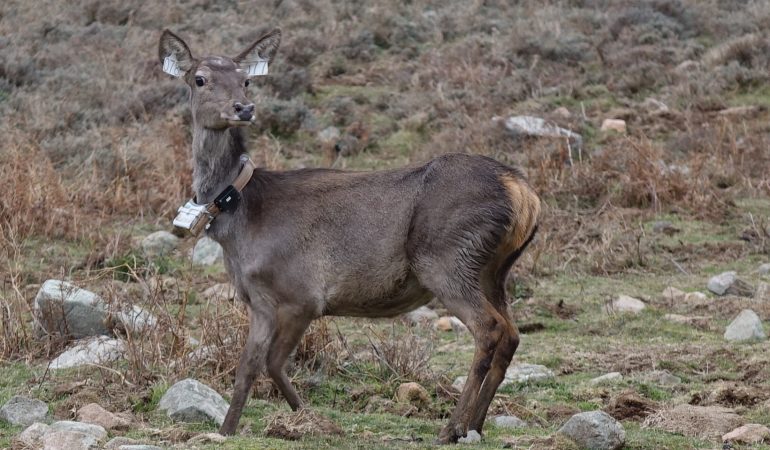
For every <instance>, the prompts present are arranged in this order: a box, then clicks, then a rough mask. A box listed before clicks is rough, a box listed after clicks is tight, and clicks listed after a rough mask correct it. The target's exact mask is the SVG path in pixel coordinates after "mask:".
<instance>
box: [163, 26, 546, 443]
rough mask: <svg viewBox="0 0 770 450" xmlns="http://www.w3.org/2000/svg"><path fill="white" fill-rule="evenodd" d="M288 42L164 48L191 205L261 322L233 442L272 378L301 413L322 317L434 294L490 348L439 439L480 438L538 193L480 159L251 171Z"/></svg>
mask: <svg viewBox="0 0 770 450" xmlns="http://www.w3.org/2000/svg"><path fill="white" fill-rule="evenodd" d="M280 40H281V32H280V30H278V29H275V30H273V31H271V32H269V33H267V34H265V35H264V36H262V37H261V38H259V39H257V41H256V42H254V43H253V44H252V45H250V46H249V47H248V48H246V50H244V51H243V52H242V53H241V54H239V55H238V56H236V57H234V58H227V57H221V56H209V57H204V58H196V57H194V56H193V55H192V53H191V52H190V49H189V48H188V46H187V45H186V44H185V43H184V41H183V40H182V39H180V38H179V37H178V36H176V35H174V34H173V33H171V32H170V31H168V30H166V31H164V32H163V35H162V36H161V38H160V52H159V53H160V59H161V62H162V63H163V64H164V70H166V72H168V73H171V74H173V75H175V76H178V77H180V78H182V79H183V80H184V81H185V82H186V83H187V84H188V85H189V87H190V92H191V94H190V104H191V110H192V119H193V121H192V124H193V130H192V134H193V142H192V159H193V189H194V191H195V200H194V202H195V203H190V204H189V205H198V207H201V208H203V209H205V211H206V214H207V216H206V217H207V219H206V220H205V222H206V223H208V222H209V221H210V223H208V228H207V230H206V233H207V234H208V236H210V237H211V238H213V239H214V240H216V241H217V242H219V243H220V244H221V245H222V247H223V249H224V255H225V266H226V269H227V271H228V273H229V276H230V277H231V280H232V282H233V284H234V286H235V289H236V292H237V295H238V297H239V298H240V300H242V301H243V302H244V303H245V304H246V306H247V308H248V311H249V333H248V338H247V341H246V346H245V348H244V349H243V354H242V356H241V359H240V364H239V366H238V369H237V372H236V377H235V387H234V392H233V396H232V403H231V405H230V409H229V411H228V412H227V416H226V417H225V420H224V423H223V425H222V427H221V429H220V432H221V433H222V434H225V435H229V434H233V433H234V432H235V431H236V427H237V425H238V421H239V419H240V416H241V412H242V410H243V407H244V403H245V402H246V399H247V397H248V393H249V390H250V389H251V386H252V384H253V382H254V379H255V377H256V375H257V373H258V372H259V371H260V370H264V369H266V370H267V373H268V375H269V376H270V377H271V378H272V380H273V381H274V382H275V384H276V385H277V386H278V388H279V389H280V391H281V392H282V393H283V396H284V397H285V398H286V400H287V401H288V403H289V405H290V406H291V408H292V409H293V410H297V409H299V408H302V407H303V402H302V399H301V398H300V396H299V395H297V391H296V390H295V389H294V387H293V386H292V385H291V383H290V381H289V378H288V377H287V375H286V372H285V365H286V362H287V359H288V357H289V356H290V354H291V353H292V351H293V350H294V349H295V347H296V346H297V343H298V342H299V340H300V338H301V337H302V335H303V333H304V332H305V330H306V329H307V327H308V326H309V324H310V322H311V321H312V320H313V319H317V318H319V317H321V316H357V317H392V316H396V315H398V314H402V313H405V312H408V311H410V310H412V309H414V308H417V307H419V306H421V305H424V304H426V303H427V302H428V301H430V300H431V298H433V297H436V298H437V299H439V300H440V301H441V302H442V303H443V305H444V306H445V307H446V308H447V310H449V311H450V313H452V314H454V315H455V316H457V317H458V318H459V319H460V320H461V321H462V322H463V323H464V324H465V325H467V327H468V329H469V330H470V332H471V333H472V335H473V338H474V340H475V344H476V350H475V354H474V358H473V363H472V367H471V370H470V373H469V375H468V379H467V382H466V384H465V387H464V388H463V391H462V394H461V395H460V397H459V400H458V402H457V407H456V409H455V410H454V412H453V413H452V416H451V418H450V419H449V423H448V424H447V425H446V426H445V427H444V428H443V429H442V430H441V432H440V434H439V442H441V443H452V442H456V441H457V439H458V438H460V437H463V436H465V435H466V434H467V433H468V431H469V430H476V431H477V432H479V433H480V432H481V429H482V426H483V424H484V419H485V417H486V414H487V409H488V407H489V404H490V402H491V401H492V398H493V396H494V394H495V391H496V390H497V387H498V386H499V384H500V382H501V381H502V380H503V377H504V375H505V371H506V369H507V367H508V365H509V364H510V361H511V358H512V357H513V354H514V352H515V351H516V347H517V346H518V343H519V336H518V330H517V329H516V326H515V325H514V324H513V323H512V322H511V318H510V316H509V313H508V309H507V301H506V293H505V281H506V276H507V274H508V272H509V269H510V268H511V266H512V265H513V263H514V262H515V261H516V259H517V258H518V257H519V255H520V254H521V252H522V251H523V250H524V248H525V247H526V246H527V244H528V243H529V242H530V241H531V240H532V238H533V236H534V234H535V231H536V228H537V221H538V215H539V213H540V200H539V199H538V196H537V194H536V193H535V192H534V191H533V189H532V188H531V187H530V186H529V185H528V184H527V182H526V181H525V178H524V175H523V174H522V172H521V171H520V170H518V169H515V168H511V167H508V166H506V165H503V164H501V163H499V162H497V161H495V160H493V159H490V158H486V157H483V156H474V155H466V154H448V155H444V156H441V157H438V158H436V159H434V160H432V161H430V162H428V163H426V164H422V165H418V166H413V167H408V168H403V169H397V170H386V171H375V172H349V171H339V170H330V169H302V170H293V171H268V170H263V169H260V168H254V167H253V166H252V164H251V162H250V161H249V160H247V159H244V158H242V155H243V154H244V153H245V152H246V146H245V144H244V133H243V126H245V125H248V124H250V123H251V121H252V120H253V119H254V117H253V116H254V104H253V103H251V102H250V101H249V100H247V98H246V86H248V84H249V78H250V77H253V76H257V75H260V74H264V73H265V71H266V67H267V64H269V63H270V62H271V61H272V60H273V57H274V56H275V53H276V51H277V49H278V45H279V44H280ZM244 174H245V175H244ZM236 179H237V180H236ZM234 180H236V181H234ZM223 192H224V193H225V194H227V195H225V194H222V193H223ZM228 193H229V194H228ZM223 195H225V197H226V198H225V199H223ZM233 198H235V200H236V201H235V202H230V200H232V199H233ZM215 200H216V201H215ZM225 200H226V201H225ZM181 210H182V209H180V211H181ZM188 212H189V211H188ZM212 217H214V218H213V220H212ZM196 226H197V225H196ZM197 227H198V229H200V227H199V226H197Z"/></svg>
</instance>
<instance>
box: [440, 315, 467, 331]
mask: <svg viewBox="0 0 770 450" xmlns="http://www.w3.org/2000/svg"><path fill="white" fill-rule="evenodd" d="M433 327H434V328H435V329H437V330H439V331H455V332H457V333H460V332H465V331H468V327H466V326H465V324H464V323H462V321H460V319H458V318H457V317H454V316H451V317H450V316H443V317H439V319H438V320H437V321H436V323H435V324H434V325H433Z"/></svg>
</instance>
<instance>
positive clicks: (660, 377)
mask: <svg viewBox="0 0 770 450" xmlns="http://www.w3.org/2000/svg"><path fill="white" fill-rule="evenodd" d="M644 378H645V379H646V380H647V381H649V382H652V383H655V384H657V385H660V386H676V385H677V384H680V383H681V382H682V379H681V378H679V377H678V376H676V375H672V374H671V372H669V371H668V370H653V371H652V372H650V373H648V374H647V375H646V376H645V377H644Z"/></svg>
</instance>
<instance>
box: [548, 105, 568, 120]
mask: <svg viewBox="0 0 770 450" xmlns="http://www.w3.org/2000/svg"><path fill="white" fill-rule="evenodd" d="M551 114H552V115H554V116H555V117H558V118H560V119H569V118H570V117H572V113H570V112H569V109H567V108H565V107H563V106H559V107H558V108H556V109H554V110H553V111H552V112H551Z"/></svg>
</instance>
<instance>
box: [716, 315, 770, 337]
mask: <svg viewBox="0 0 770 450" xmlns="http://www.w3.org/2000/svg"><path fill="white" fill-rule="evenodd" d="M765 337H766V336H765V330H764V329H763V328H762V321H761V320H760V319H759V316H757V313H755V312H754V311H752V310H750V309H744V310H743V311H741V312H740V314H738V317H736V318H735V319H734V320H733V321H732V322H730V325H728V326H727V329H726V330H725V339H726V340H728V341H731V342H736V341H747V340H751V339H757V340H762V339H765Z"/></svg>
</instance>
